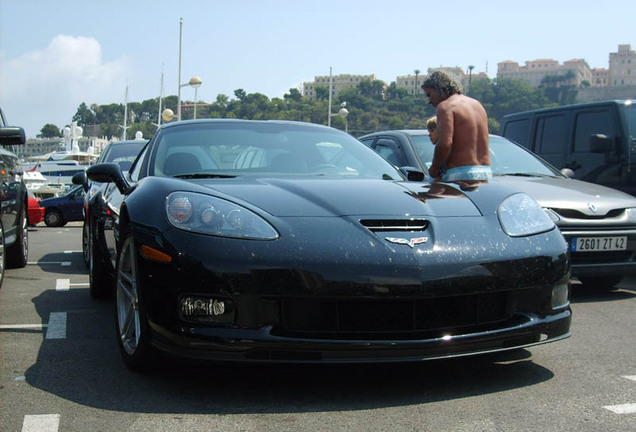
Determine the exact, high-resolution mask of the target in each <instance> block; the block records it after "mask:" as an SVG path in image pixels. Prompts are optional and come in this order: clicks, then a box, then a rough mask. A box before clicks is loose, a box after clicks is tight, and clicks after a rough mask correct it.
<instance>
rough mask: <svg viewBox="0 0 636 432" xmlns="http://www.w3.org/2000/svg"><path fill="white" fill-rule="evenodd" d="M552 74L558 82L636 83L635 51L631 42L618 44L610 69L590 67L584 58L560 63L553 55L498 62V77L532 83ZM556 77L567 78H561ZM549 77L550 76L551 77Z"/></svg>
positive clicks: (571, 83)
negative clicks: (523, 61)
mask: <svg viewBox="0 0 636 432" xmlns="http://www.w3.org/2000/svg"><path fill="white" fill-rule="evenodd" d="M546 77H550V78H551V79H552V82H553V83H557V82H558V84H559V85H564V84H567V85H574V86H576V87H581V86H582V85H585V84H584V83H588V84H589V85H590V86H591V87H622V86H634V85H636V52H634V50H632V49H631V47H630V45H619V46H618V52H615V53H610V54H609V69H602V68H596V69H591V68H590V67H589V65H588V64H587V62H586V61H585V60H583V59H573V60H568V61H565V62H563V64H560V63H559V62H558V61H556V60H553V59H538V60H531V61H527V62H525V65H523V66H521V65H519V63H517V62H514V61H511V60H506V61H503V62H500V63H498V64H497V78H499V79H503V78H507V79H517V80H523V81H525V82H527V83H528V84H530V85H531V86H532V87H538V86H539V85H541V84H542V83H544V79H546ZM556 77H564V78H566V77H567V79H565V81H564V80H560V81H559V80H558V79H557V78H556ZM548 81H549V80H548Z"/></svg>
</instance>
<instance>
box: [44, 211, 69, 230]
mask: <svg viewBox="0 0 636 432" xmlns="http://www.w3.org/2000/svg"><path fill="white" fill-rule="evenodd" d="M44 223H45V224H46V226H48V227H62V226H64V225H66V221H65V220H64V216H62V213H61V212H60V211H59V210H56V209H52V210H47V211H46V213H45V214H44Z"/></svg>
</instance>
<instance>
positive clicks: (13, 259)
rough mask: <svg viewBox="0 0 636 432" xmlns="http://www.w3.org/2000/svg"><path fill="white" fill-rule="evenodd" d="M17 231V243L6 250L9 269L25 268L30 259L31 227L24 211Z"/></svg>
mask: <svg viewBox="0 0 636 432" xmlns="http://www.w3.org/2000/svg"><path fill="white" fill-rule="evenodd" d="M16 229H17V232H16V239H15V243H13V244H12V245H11V246H9V247H8V248H6V265H7V268H23V267H25V266H26V265H27V261H28V259H29V226H28V223H27V218H26V216H25V214H24V211H23V212H22V215H21V216H20V220H19V221H18V225H17V226H16Z"/></svg>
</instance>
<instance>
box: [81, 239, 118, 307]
mask: <svg viewBox="0 0 636 432" xmlns="http://www.w3.org/2000/svg"><path fill="white" fill-rule="evenodd" d="M96 235H98V230H97V229H94V230H92V232H91V233H89V235H88V245H87V248H88V250H89V254H88V286H89V288H88V290H89V292H90V294H91V297H93V298H94V299H108V298H111V297H112V296H113V293H114V291H115V290H114V285H113V284H114V281H113V278H112V276H111V275H110V274H109V273H108V271H107V270H106V262H105V258H104V256H103V254H102V251H101V250H100V248H99V242H98V241H97V240H96V239H95V236H96Z"/></svg>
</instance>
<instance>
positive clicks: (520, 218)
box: [497, 193, 555, 237]
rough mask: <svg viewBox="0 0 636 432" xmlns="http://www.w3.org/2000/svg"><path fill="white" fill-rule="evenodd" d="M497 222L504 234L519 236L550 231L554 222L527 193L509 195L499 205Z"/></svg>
mask: <svg viewBox="0 0 636 432" xmlns="http://www.w3.org/2000/svg"><path fill="white" fill-rule="evenodd" d="M497 214H498V215H499V222H500V223H501V227H502V228H503V229H504V231H505V232H506V234H508V235H509V236H511V237H521V236H528V235H533V234H539V233H542V232H546V231H550V230H551V229H553V228H554V226H555V225H554V222H552V219H550V217H549V216H548V215H547V214H546V212H545V211H544V210H543V209H542V208H541V206H540V205H539V204H538V203H537V202H536V201H535V200H533V199H532V198H530V197H529V196H528V195H526V194H523V193H518V194H515V195H511V196H509V197H508V198H506V199H505V200H503V202H502V203H501V204H500V205H499V209H498V210H497Z"/></svg>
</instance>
